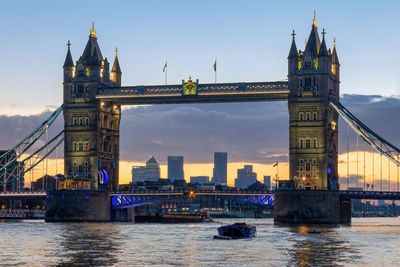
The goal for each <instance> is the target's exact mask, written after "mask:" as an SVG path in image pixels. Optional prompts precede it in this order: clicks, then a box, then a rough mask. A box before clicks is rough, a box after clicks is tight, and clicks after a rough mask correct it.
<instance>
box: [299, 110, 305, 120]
mask: <svg viewBox="0 0 400 267" xmlns="http://www.w3.org/2000/svg"><path fill="white" fill-rule="evenodd" d="M299 120H301V121H302V120H304V113H303V112H299Z"/></svg>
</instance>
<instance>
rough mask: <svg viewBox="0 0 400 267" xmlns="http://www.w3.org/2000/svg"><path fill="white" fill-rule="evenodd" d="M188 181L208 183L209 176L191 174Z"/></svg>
mask: <svg viewBox="0 0 400 267" xmlns="http://www.w3.org/2000/svg"><path fill="white" fill-rule="evenodd" d="M190 182H191V183H192V184H208V183H210V177H209V176H191V177H190Z"/></svg>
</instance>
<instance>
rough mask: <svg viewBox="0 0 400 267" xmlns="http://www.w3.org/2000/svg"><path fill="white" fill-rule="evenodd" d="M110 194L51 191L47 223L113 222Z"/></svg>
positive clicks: (48, 196) (48, 194) (47, 206)
mask: <svg viewBox="0 0 400 267" xmlns="http://www.w3.org/2000/svg"><path fill="white" fill-rule="evenodd" d="M110 202H111V201H110V194H109V193H107V192H101V191H91V190H50V191H48V192H47V196H46V218H45V220H46V222H96V221H97V222H98V221H111V212H110V210H111V203H110Z"/></svg>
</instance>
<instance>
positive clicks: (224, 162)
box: [212, 152, 228, 184]
mask: <svg viewBox="0 0 400 267" xmlns="http://www.w3.org/2000/svg"><path fill="white" fill-rule="evenodd" d="M227 167H228V153H226V152H214V169H213V179H212V181H213V183H216V184H226V183H227Z"/></svg>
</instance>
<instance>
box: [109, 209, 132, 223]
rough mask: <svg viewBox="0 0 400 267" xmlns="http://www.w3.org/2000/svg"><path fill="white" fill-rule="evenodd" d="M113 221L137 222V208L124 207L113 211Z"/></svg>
mask: <svg viewBox="0 0 400 267" xmlns="http://www.w3.org/2000/svg"><path fill="white" fill-rule="evenodd" d="M113 221H116V222H135V208H124V209H117V210H115V211H113Z"/></svg>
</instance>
